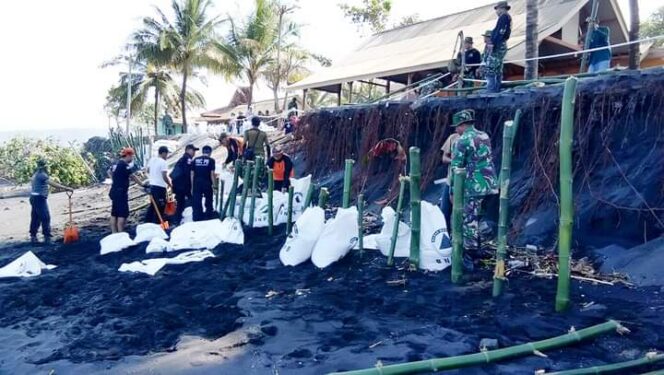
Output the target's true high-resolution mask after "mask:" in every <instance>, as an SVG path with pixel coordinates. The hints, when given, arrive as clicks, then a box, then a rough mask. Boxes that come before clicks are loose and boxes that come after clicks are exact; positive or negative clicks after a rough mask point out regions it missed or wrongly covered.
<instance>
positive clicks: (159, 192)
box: [145, 186, 166, 224]
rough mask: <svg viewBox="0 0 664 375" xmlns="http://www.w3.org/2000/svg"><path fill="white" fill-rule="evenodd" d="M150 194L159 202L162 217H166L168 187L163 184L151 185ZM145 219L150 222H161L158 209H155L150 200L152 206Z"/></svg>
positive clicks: (158, 207)
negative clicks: (162, 185)
mask: <svg viewBox="0 0 664 375" xmlns="http://www.w3.org/2000/svg"><path fill="white" fill-rule="evenodd" d="M150 195H151V196H152V199H153V200H154V201H155V203H156V204H157V209H158V210H159V214H160V215H161V218H162V219H164V210H165V209H166V188H163V187H161V186H150ZM164 220H165V219H164ZM145 221H146V222H148V223H155V224H160V223H159V216H157V211H155V208H154V205H153V204H152V202H150V207H148V212H147V214H146V215H145Z"/></svg>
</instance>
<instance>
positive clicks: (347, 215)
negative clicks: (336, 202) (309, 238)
mask: <svg viewBox="0 0 664 375" xmlns="http://www.w3.org/2000/svg"><path fill="white" fill-rule="evenodd" d="M357 215H358V213H357V208H356V207H350V208H340V209H339V210H338V211H337V215H336V216H335V218H334V219H332V220H330V221H328V222H327V223H325V227H324V228H323V233H321V235H320V237H319V238H318V241H317V242H316V245H315V246H314V250H313V252H312V254H311V261H312V262H313V264H314V265H315V266H316V267H318V268H325V267H327V266H329V265H330V264H332V263H334V262H336V261H338V260H339V259H341V258H343V257H344V256H345V255H346V254H348V252H349V251H350V250H351V249H352V248H353V247H354V246H355V243H357V232H358V229H359V227H358V225H357Z"/></svg>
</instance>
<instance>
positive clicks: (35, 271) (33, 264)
mask: <svg viewBox="0 0 664 375" xmlns="http://www.w3.org/2000/svg"><path fill="white" fill-rule="evenodd" d="M55 267H56V266H54V265H52V264H45V263H44V262H42V261H41V260H40V259H39V258H37V256H36V255H35V254H34V253H33V252H32V251H28V252H27V253H25V254H23V255H21V256H20V257H18V258H16V259H15V260H14V261H13V262H11V263H9V264H7V265H6V266H4V267H2V268H0V278H4V277H33V276H39V275H41V273H42V270H52V269H54V268H55Z"/></svg>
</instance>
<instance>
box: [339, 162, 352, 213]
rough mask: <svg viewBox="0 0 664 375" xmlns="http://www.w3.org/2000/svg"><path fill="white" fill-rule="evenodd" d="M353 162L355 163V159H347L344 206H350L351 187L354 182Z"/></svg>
mask: <svg viewBox="0 0 664 375" xmlns="http://www.w3.org/2000/svg"><path fill="white" fill-rule="evenodd" d="M353 163H355V161H354V160H353V159H346V164H345V167H344V196H343V202H342V207H343V208H348V207H350V189H351V184H352V183H353V181H352V180H353Z"/></svg>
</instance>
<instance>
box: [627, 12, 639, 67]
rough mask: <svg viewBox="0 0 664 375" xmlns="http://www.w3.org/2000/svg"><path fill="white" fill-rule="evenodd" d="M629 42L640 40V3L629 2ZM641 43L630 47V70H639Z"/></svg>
mask: <svg viewBox="0 0 664 375" xmlns="http://www.w3.org/2000/svg"><path fill="white" fill-rule="evenodd" d="M629 13H630V17H629V19H630V25H629V41H630V42H633V41H636V40H639V23H640V20H639V1H638V0H629ZM639 60H640V58H639V43H633V44H630V45H629V68H630V69H632V70H636V69H638V68H639Z"/></svg>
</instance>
